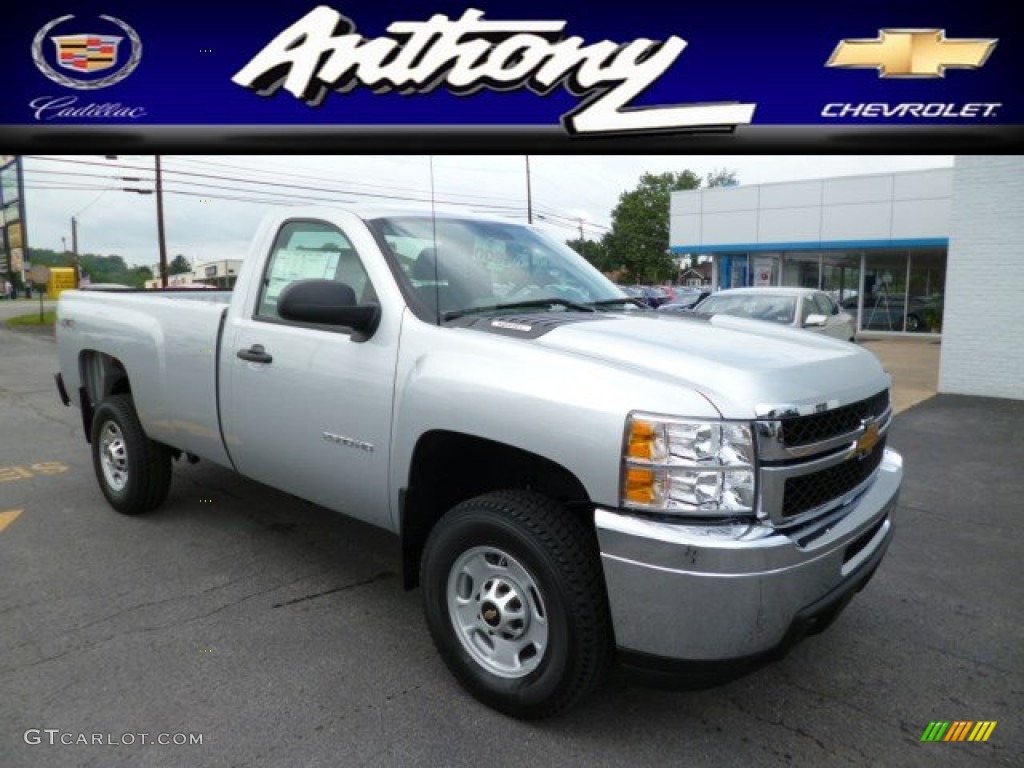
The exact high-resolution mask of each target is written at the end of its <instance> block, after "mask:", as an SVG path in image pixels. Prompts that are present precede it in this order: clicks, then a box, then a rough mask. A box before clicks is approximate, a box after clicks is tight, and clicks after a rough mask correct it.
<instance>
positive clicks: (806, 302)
mask: <svg viewBox="0 0 1024 768" xmlns="http://www.w3.org/2000/svg"><path fill="white" fill-rule="evenodd" d="M818 312H819V310H818V305H817V304H816V303H815V301H814V295H813V294H812V295H807V296H804V298H803V301H801V302H800V325H803V324H804V323H806V322H807V318H808V317H810V316H811V315H816V314H818Z"/></svg>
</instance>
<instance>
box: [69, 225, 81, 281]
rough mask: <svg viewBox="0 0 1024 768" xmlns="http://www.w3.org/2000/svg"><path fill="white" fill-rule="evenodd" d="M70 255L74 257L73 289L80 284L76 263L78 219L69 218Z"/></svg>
mask: <svg viewBox="0 0 1024 768" xmlns="http://www.w3.org/2000/svg"><path fill="white" fill-rule="evenodd" d="M71 253H73V254H74V256H75V288H77V287H78V286H79V284H80V283H81V282H82V267H81V264H80V263H79V261H78V219H76V218H75V217H74V216H72V217H71Z"/></svg>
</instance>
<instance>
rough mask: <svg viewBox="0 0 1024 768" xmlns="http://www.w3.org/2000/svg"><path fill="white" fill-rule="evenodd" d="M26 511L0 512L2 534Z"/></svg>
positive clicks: (0, 530) (11, 510)
mask: <svg viewBox="0 0 1024 768" xmlns="http://www.w3.org/2000/svg"><path fill="white" fill-rule="evenodd" d="M24 511H25V510H24V509H9V510H7V511H6V512H0V532H2V531H3V530H4V528H6V527H7V526H8V525H10V524H11V523H13V522H14V521H15V520H17V519H18V517H19V516H20V515H21V513H22V512H24Z"/></svg>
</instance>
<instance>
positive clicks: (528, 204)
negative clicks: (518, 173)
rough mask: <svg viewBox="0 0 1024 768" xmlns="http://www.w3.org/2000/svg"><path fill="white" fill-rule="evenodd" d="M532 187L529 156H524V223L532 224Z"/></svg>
mask: <svg viewBox="0 0 1024 768" xmlns="http://www.w3.org/2000/svg"><path fill="white" fill-rule="evenodd" d="M532 187H533V185H532V184H531V183H530V156H529V155H527V156H526V221H527V223H529V224H533V189H532Z"/></svg>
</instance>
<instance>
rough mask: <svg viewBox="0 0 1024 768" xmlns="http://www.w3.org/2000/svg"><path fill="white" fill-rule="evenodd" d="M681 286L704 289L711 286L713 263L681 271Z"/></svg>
mask: <svg viewBox="0 0 1024 768" xmlns="http://www.w3.org/2000/svg"><path fill="white" fill-rule="evenodd" d="M678 284H679V285H689V286H691V287H693V288H703V287H704V286H708V285H711V262H710V261H704V262H701V263H700V264H698V265H697V266H695V267H687V268H686V269H681V270H680V271H679V280H678Z"/></svg>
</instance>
